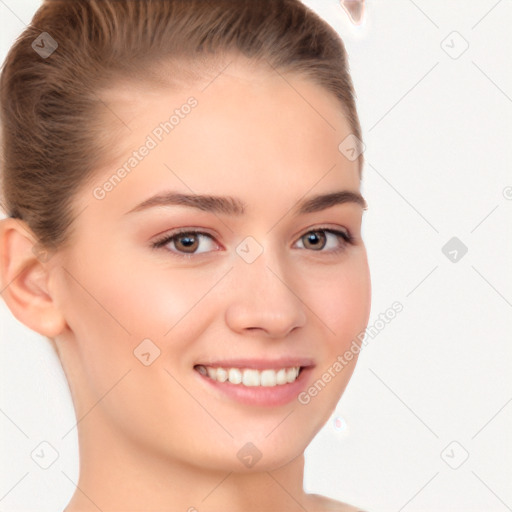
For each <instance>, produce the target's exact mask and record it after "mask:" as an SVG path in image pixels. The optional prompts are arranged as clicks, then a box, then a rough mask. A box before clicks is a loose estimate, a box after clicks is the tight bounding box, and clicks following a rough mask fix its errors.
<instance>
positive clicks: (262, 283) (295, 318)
mask: <svg viewBox="0 0 512 512" xmlns="http://www.w3.org/2000/svg"><path fill="white" fill-rule="evenodd" d="M236 267H237V268H236V269H235V271H234V272H232V273H231V274H232V276H231V279H232V281H231V290H232V292H230V297H231V300H230V302H229V305H228V308H227V310H226V323H227V324H228V326H229V327H230V328H231V329H232V330H233V331H235V332H237V333H239V334H247V333H248V332H254V334H255V335H257V334H259V335H261V334H262V333H263V335H264V336H266V337H270V338H283V337H286V335H288V334H289V333H290V332H291V331H293V330H294V329H297V328H299V327H303V326H304V325H305V323H306V308H307V306H306V305H305V302H304V300H305V298H304V297H301V290H300V286H299V283H297V280H296V279H292V277H293V276H292V275H291V270H290V268H289V266H288V271H287V269H286V268H283V267H285V265H283V264H282V263H279V261H278V259H277V258H270V257H268V256H267V251H264V252H263V253H262V254H261V255H260V256H259V257H258V258H257V259H256V260H255V261H254V262H252V263H250V264H248V263H246V262H244V261H238V262H237V265H236Z"/></svg>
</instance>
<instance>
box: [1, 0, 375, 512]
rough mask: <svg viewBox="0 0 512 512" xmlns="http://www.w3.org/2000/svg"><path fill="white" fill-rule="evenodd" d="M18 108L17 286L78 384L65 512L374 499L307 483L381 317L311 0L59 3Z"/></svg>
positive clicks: (341, 53)
mask: <svg viewBox="0 0 512 512" xmlns="http://www.w3.org/2000/svg"><path fill="white" fill-rule="evenodd" d="M1 116H2V137H3V140H2V144H3V162H2V194H3V198H2V202H3V207H4V210H5V213H6V215H7V218H6V219H4V220H3V221H2V222H1V224H0V226H1V227H0V276H1V288H2V290H3V293H2V297H3V299H4V300H5V302H6V304H7V306H8V307H9V309H10V310H11V311H12V313H13V315H14V316H15V317H16V318H17V319H18V320H20V321H21V322H23V323H24V324H25V325H27V326H28V327H29V328H31V329H33V330H34V331H36V332H38V333H40V334H41V335H43V336H45V337H47V338H48V339H49V340H51V342H52V343H53V344H54V347H55V349H56V351H57V353H58V356H59V358H60V361H61V362H62V365H63V369H64V371H65V374H66V376H67V379H68V382H69V387H70V391H71V395H72V398H73V403H74V406H75V411H76V417H77V425H76V428H77V429H78V439H79V447H80V476H79V481H78V482H77V487H76V492H75V493H74V495H73V496H72V499H71V501H70V502H69V504H68V506H67V508H66V512H78V511H86V510H87V511H88V510H102V511H104V512H107V511H163V510H167V511H190V512H192V511H199V512H202V511H209V512H216V511H219V512H220V511H233V512H237V511H240V512H241V511H244V512H250V511H252V512H256V511H280V512H286V511H308V512H313V511H315V512H316V511H318V512H320V511H327V510H339V511H353V510H359V509H358V508H357V507H354V506H351V505H348V504H345V503H341V502H337V501H334V500H331V499H328V498H325V497H322V496H319V495H314V494H308V493H306V492H305V491H304V489H303V472H304V450H305V448H306V447H307V445H308V444H309V443H310V442H311V440H312V439H313V437H314V436H315V434H316V433H317V432H318V431H319V430H320V429H321V428H322V426H323V425H324V424H325V422H326V421H327V420H328V418H329V417H330V415H331V413H332V412H333V410H334V408H335V407H336V404H337V402H338V401H339V399H340V397H341V395H342V393H343V391H344V389H345V388H346V386H347V384H348V381H349V379H350V377H351V375H352V373H353V371H354V367H355V364H356V360H357V355H358V353H359V349H360V341H361V339H360V333H362V332H364V330H365V328H366V325H367V323H368V319H369V313H370V295H371V290H370V278H369V270H368V263H367V257H366V252H365V247H364V243H363V240H362V239H361V221H362V214H363V211H364V208H365V200H364V198H363V197H362V196H361V194H360V180H361V170H362V164H363V157H362V151H361V148H362V144H361V129H360V125H359V120H358V116H357V112H356V107H355V101H354V91H353V86H352V81H351V79H350V76H349V72H348V67H347V58H346V54H345V49H344V45H343V43H342V41H341V40H340V38H339V37H338V36H337V34H336V33H335V32H334V31H333V30H332V29H331V28H330V27H329V26H328V25H327V24H326V23H325V22H324V21H322V20H321V19H320V18H319V17H318V16H317V15H315V14H314V13H313V12H312V11H311V10H309V9H308V8H306V7H305V6H304V5H303V4H302V3H301V2H300V1H299V0H258V1H257V2H256V1H254V0H209V1H200V0H147V1H144V2H141V1H133V0H73V1H69V0H54V1H46V2H45V3H44V4H43V5H42V7H41V8H40V9H39V10H38V12H37V13H36V15H35V17H34V19H33V21H32V23H31V25H30V26H29V27H28V28H27V29H26V30H25V31H24V32H23V34H22V36H21V37H20V38H19V39H18V40H17V41H16V43H15V44H14V46H13V47H12V48H11V50H10V52H9V54H8V56H7V59H6V62H5V64H4V68H3V72H2V76H1ZM326 464H328V461H326Z"/></svg>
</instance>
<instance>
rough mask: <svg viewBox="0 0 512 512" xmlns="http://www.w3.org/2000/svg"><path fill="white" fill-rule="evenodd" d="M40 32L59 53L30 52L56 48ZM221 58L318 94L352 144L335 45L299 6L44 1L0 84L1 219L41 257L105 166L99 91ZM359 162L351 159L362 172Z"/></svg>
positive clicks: (254, 0)
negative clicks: (284, 75) (325, 97)
mask: <svg viewBox="0 0 512 512" xmlns="http://www.w3.org/2000/svg"><path fill="white" fill-rule="evenodd" d="M41 33H47V34H49V36H51V38H53V40H54V41H56V43H57V44H58V47H57V48H56V49H55V51H54V52H53V53H51V55H45V54H42V53H40V52H38V51H37V48H38V47H39V48H41V47H43V48H46V50H51V49H53V48H54V47H52V44H53V42H52V41H51V39H49V37H48V35H46V34H43V35H41ZM38 37H39V38H40V39H39V40H37V38H38ZM41 38H44V41H41ZM36 40H37V41H36ZM34 44H36V45H37V46H34ZM227 53H235V54H239V55H242V56H246V57H248V58H250V59H257V60H260V59H261V60H265V61H266V62H268V63H269V64H270V65H271V66H273V67H274V68H275V69H277V70H282V71H284V72H296V73H300V74H302V75H305V76H307V77H308V78H310V79H311V80H313V81H314V82H315V83H317V84H320V85H321V86H323V87H324V88H325V89H326V90H327V91H329V92H331V93H333V94H334V95H335V96H336V97H337V98H338V100H339V101H340V104H341V108H342V111H343V112H344V114H345V116H346V117H347V119H348V122H349V124H350V126H351V130H352V133H353V134H354V135H355V136H356V137H357V139H359V140H361V139H362V137H361V128H360V124H359V119H358V116H357V111H356V106H355V99H354V98H355V93H354V90H353V85H352V80H351V77H350V75H349V70H348V64H347V56H346V51H345V47H344V44H343V41H342V40H341V38H340V37H339V36H338V35H337V33H336V32H335V31H334V30H333V29H332V28H331V27H330V26H329V25H328V24H327V23H326V22H325V21H324V20H322V19H321V18H320V17H319V16H318V15H316V14H315V13H314V12H313V11H312V10H310V9H309V8H308V7H306V6H305V5H304V4H302V3H301V2H300V0H144V1H137V0H46V2H45V3H44V4H43V5H42V6H41V7H40V8H39V10H38V11H37V12H36V14H35V15H34V17H33V19H32V22H31V24H30V25H29V26H28V27H27V28H26V29H25V30H24V32H23V33H22V34H21V36H20V37H19V38H18V39H17V40H16V42H15V44H14V45H13V46H12V48H11V49H10V51H9V53H8V55H7V58H6V60H5V62H4V65H3V69H2V75H1V79H0V88H1V96H0V101H1V111H0V116H1V130H2V131H1V133H2V162H1V169H2V176H1V177H2V191H3V197H2V205H3V209H4V211H5V212H6V214H7V215H9V216H10V217H14V218H19V219H22V220H24V221H25V222H26V223H27V225H28V226H29V227H30V228H31V230H32V231H33V232H34V234H35V235H36V236H37V238H38V240H39V242H40V243H41V244H42V245H43V246H44V247H47V248H52V249H58V248H59V247H61V246H62V245H64V244H65V243H66V242H67V241H68V239H69V233H70V230H71V227H72V224H73V220H74V218H75V217H76V215H77V213H78V212H76V211H75V208H74V205H73V199H74V196H75V194H76V193H77V192H78V190H79V188H80V187H81V186H83V185H84V184H85V183H86V182H87V181H88V180H89V179H90V178H91V177H92V176H93V173H94V170H95V169H97V168H98V166H99V165H100V164H104V163H105V159H106V158H111V156H112V148H113V147H114V146H113V145H112V141H113V139H112V138H109V137H100V136H99V135H98V134H100V133H102V132H105V128H104V127H102V124H101V122H100V115H99V112H100V109H101V108H103V109H104V108H105V107H104V105H103V104H102V102H101V100H100V98H99V96H98V92H99V91H100V90H102V89H108V88H109V87H110V88H112V87H113V84H114V82H115V81H116V80H119V79H120V78H121V77H127V78H132V79H133V78H137V79H140V77H146V76H147V77H151V76H152V73H151V70H152V69H153V70H154V69H155V68H156V67H158V65H159V64H160V63H162V62H170V63H171V62H172V61H173V60H174V59H177V60H181V62H184V63H185V70H186V67H187V62H190V63H192V61H200V60H201V59H203V60H204V61H208V60H210V61H211V60H212V59H213V58H214V57H215V56H219V55H223V54H227ZM171 65H172V64H171ZM175 69H176V71H175V72H176V75H177V76H176V78H178V75H179V74H180V73H181V71H180V69H179V67H176V68H175ZM182 75H183V73H182ZM153 76H155V74H154V73H153ZM340 142H341V141H340ZM362 162H363V157H362V154H361V155H360V157H359V173H360V174H361V168H362Z"/></svg>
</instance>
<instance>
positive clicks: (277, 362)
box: [196, 357, 314, 370]
mask: <svg viewBox="0 0 512 512" xmlns="http://www.w3.org/2000/svg"><path fill="white" fill-rule="evenodd" d="M197 365H202V366H211V367H213V368H251V369H254V370H274V369H280V368H291V367H295V366H302V367H305V366H314V362H313V360H312V359H310V358H297V357H283V358H280V359H224V360H212V361H205V362H201V363H197ZM197 365H196V366H197Z"/></svg>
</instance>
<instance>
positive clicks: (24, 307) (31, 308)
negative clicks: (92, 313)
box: [0, 218, 66, 338]
mask: <svg viewBox="0 0 512 512" xmlns="http://www.w3.org/2000/svg"><path fill="white" fill-rule="evenodd" d="M36 246H37V238H36V237H35V236H34V235H33V234H32V232H31V230H30V228H29V227H28V226H27V224H26V223H25V222H23V221H21V220H19V219H13V218H8V219H3V220H1V221H0V293H1V295H2V298H3V299H4V301H5V303H6V304H7V306H8V308H9V309H10V310H11V312H12V314H13V315H14V316H15V317H16V318H17V319H18V320H19V321H20V322H22V323H23V324H25V325H26V326H27V327H29V328H30V329H32V330H33V331H36V332H38V333H40V334H42V335H43V336H47V337H49V338H53V337H55V336H56V335H58V334H59V333H61V332H62V331H63V330H64V328H65V326H66V323H65V320H64V317H63V315H62V313H61V311H60V310H59V308H58V307H57V304H56V302H55V300H54V298H52V296H51V294H50V293H49V290H48V286H47V284H48V277H49V268H50V266H49V265H47V264H45V263H44V261H42V260H41V258H39V259H38V257H37V251H35V250H34V247H36Z"/></svg>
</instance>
